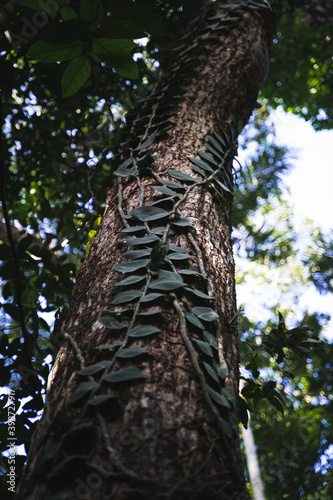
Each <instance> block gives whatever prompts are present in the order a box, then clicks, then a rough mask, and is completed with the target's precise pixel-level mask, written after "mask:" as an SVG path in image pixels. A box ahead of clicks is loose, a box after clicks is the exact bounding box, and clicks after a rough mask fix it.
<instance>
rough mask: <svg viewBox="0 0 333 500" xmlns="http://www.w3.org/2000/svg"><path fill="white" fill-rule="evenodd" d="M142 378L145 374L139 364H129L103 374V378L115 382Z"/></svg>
mask: <svg viewBox="0 0 333 500" xmlns="http://www.w3.org/2000/svg"><path fill="white" fill-rule="evenodd" d="M140 378H145V376H144V374H143V373H142V371H141V370H140V369H139V368H138V367H137V366H127V367H126V368H122V369H120V370H117V371H115V372H113V373H107V374H106V375H103V380H105V381H106V382H112V383H115V384H116V383H120V382H128V381H129V380H136V379H140Z"/></svg>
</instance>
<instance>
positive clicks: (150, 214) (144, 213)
mask: <svg viewBox="0 0 333 500" xmlns="http://www.w3.org/2000/svg"><path fill="white" fill-rule="evenodd" d="M129 215H131V217H134V219H138V220H141V221H144V222H147V221H151V220H157V219H162V218H164V217H169V212H167V210H163V208H158V207H151V206H149V205H148V206H146V207H138V208H134V210H132V211H131V212H130V213H129Z"/></svg>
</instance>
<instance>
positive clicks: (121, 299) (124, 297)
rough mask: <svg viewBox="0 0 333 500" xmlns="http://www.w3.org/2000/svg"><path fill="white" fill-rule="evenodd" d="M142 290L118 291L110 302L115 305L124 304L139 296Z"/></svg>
mask: <svg viewBox="0 0 333 500" xmlns="http://www.w3.org/2000/svg"><path fill="white" fill-rule="evenodd" d="M142 294H143V292H141V290H129V291H128V292H120V293H118V294H117V295H116V296H115V298H114V299H113V300H112V302H111V304H112V305H113V306H117V305H118V304H125V303H126V302H132V301H133V300H136V299H138V298H139V297H141V296H142Z"/></svg>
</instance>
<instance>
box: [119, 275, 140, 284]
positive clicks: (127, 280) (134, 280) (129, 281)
mask: <svg viewBox="0 0 333 500" xmlns="http://www.w3.org/2000/svg"><path fill="white" fill-rule="evenodd" d="M145 278H146V276H135V275H134V276H128V278H125V279H123V280H121V281H119V282H118V283H116V284H115V285H114V286H128V285H133V284H134V283H138V282H139V281H142V280H144V279H145Z"/></svg>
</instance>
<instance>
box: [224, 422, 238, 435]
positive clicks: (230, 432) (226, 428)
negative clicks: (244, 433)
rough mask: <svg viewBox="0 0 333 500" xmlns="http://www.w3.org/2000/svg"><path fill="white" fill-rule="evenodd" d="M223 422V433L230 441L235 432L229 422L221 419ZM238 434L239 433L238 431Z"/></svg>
mask: <svg viewBox="0 0 333 500" xmlns="http://www.w3.org/2000/svg"><path fill="white" fill-rule="evenodd" d="M221 421H222V428H223V432H224V434H225V435H226V436H227V437H228V438H229V439H232V438H233V430H232V426H231V425H230V424H229V422H227V421H226V420H225V419H224V418H221ZM237 432H238V431H237Z"/></svg>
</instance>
